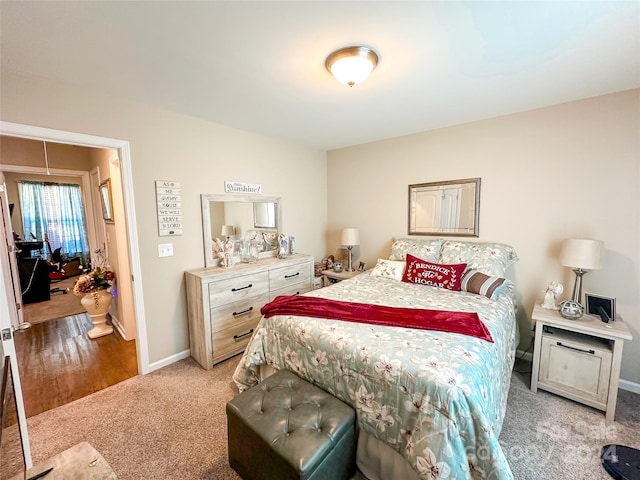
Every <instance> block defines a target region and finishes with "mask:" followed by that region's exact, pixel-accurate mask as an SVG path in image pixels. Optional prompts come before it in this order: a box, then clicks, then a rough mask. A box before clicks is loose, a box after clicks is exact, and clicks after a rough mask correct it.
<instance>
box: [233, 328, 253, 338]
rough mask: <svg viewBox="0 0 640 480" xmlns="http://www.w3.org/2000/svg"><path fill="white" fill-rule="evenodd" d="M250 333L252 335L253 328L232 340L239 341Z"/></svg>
mask: <svg viewBox="0 0 640 480" xmlns="http://www.w3.org/2000/svg"><path fill="white" fill-rule="evenodd" d="M252 333H253V328H252V329H251V330H249V331H248V332H246V333H242V334H240V335H234V336H233V339H234V340H240V339H241V338H242V337H246V336H247V335H251V334H252Z"/></svg>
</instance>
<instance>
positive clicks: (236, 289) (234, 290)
mask: <svg viewBox="0 0 640 480" xmlns="http://www.w3.org/2000/svg"><path fill="white" fill-rule="evenodd" d="M251 287H253V284H252V283H250V284H249V285H247V286H246V287H240V288H232V289H231V291H232V292H239V291H241V290H246V289H247V288H251Z"/></svg>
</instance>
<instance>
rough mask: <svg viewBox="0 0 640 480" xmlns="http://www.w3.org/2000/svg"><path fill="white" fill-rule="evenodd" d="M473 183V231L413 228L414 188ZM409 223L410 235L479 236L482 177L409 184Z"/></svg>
mask: <svg viewBox="0 0 640 480" xmlns="http://www.w3.org/2000/svg"><path fill="white" fill-rule="evenodd" d="M466 184H473V185H475V198H474V214H473V233H452V232H438V231H436V229H434V231H428V232H423V231H420V232H418V231H415V229H414V230H412V226H411V211H412V209H413V208H412V207H413V205H412V194H413V192H414V190H416V189H418V188H425V187H442V186H447V185H466ZM408 211H409V212H408V213H409V215H408V219H407V220H408V224H407V233H408V234H409V235H430V236H439V237H478V236H480V178H465V179H460V180H446V181H443V182H430V183H417V184H414V185H409V203H408Z"/></svg>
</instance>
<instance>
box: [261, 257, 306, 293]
mask: <svg viewBox="0 0 640 480" xmlns="http://www.w3.org/2000/svg"><path fill="white" fill-rule="evenodd" d="M298 283H301V284H302V283H306V284H308V285H309V289H311V263H298V264H295V265H290V266H286V267H280V268H274V269H273V270H270V271H269V288H270V289H271V291H274V290H280V289H281V288H285V287H289V286H291V285H294V284H298Z"/></svg>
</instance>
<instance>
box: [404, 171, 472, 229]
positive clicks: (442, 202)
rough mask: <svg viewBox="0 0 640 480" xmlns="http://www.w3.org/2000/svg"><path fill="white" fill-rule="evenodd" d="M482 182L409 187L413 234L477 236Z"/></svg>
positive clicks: (410, 220)
mask: <svg viewBox="0 0 640 480" xmlns="http://www.w3.org/2000/svg"><path fill="white" fill-rule="evenodd" d="M479 223H480V179H479V178H467V179H464V180H449V181H445V182H432V183H420V184H416V185H409V232H408V233H409V235H438V236H452V237H477V236H478V235H479Z"/></svg>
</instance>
